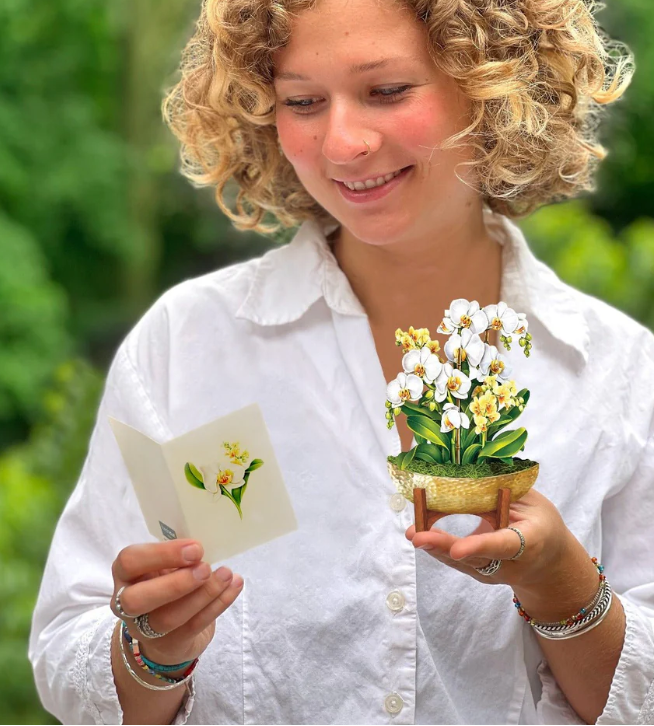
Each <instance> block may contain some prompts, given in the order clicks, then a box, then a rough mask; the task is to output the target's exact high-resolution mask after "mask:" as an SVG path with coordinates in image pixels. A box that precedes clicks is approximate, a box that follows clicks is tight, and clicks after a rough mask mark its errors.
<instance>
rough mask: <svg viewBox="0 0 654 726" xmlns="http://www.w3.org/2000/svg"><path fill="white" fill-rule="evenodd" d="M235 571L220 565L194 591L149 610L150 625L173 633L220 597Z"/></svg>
mask: <svg viewBox="0 0 654 726" xmlns="http://www.w3.org/2000/svg"><path fill="white" fill-rule="evenodd" d="M233 577H234V575H233V573H232V571H231V570H230V569H229V567H220V568H219V569H218V570H216V572H214V573H212V574H211V577H209V578H208V579H207V580H206V581H204V582H202V583H201V584H200V587H199V588H196V590H194V591H193V592H191V593H189V594H188V595H186V596H185V597H182V598H180V599H178V600H175V601H174V602H171V603H169V604H167V605H164V606H162V607H160V608H156V609H155V610H152V611H149V612H148V622H149V623H150V626H151V627H152V628H153V629H154V630H156V631H157V632H159V633H172V632H173V631H176V630H177V629H178V628H181V627H182V626H184V625H185V624H186V623H187V622H188V621H189V620H191V619H192V618H193V617H194V616H195V615H197V613H198V612H200V611H201V610H203V609H204V608H205V607H207V605H209V604H210V603H211V602H213V601H214V600H215V599H216V598H218V597H220V596H221V595H222V594H223V593H224V591H225V590H226V589H227V588H228V587H229V586H230V585H231V583H232V580H233ZM162 640H163V639H162Z"/></svg>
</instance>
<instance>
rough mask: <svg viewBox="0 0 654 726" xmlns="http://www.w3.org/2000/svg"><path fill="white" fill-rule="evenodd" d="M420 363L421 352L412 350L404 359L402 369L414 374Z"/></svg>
mask: <svg viewBox="0 0 654 726" xmlns="http://www.w3.org/2000/svg"><path fill="white" fill-rule="evenodd" d="M418 363H420V351H419V350H410V351H409V352H408V353H405V354H404V356H403V357H402V368H404V370H405V371H406V372H407V373H413V371H414V370H415V369H416V366H417V365H418Z"/></svg>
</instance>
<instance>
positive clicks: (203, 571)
mask: <svg viewBox="0 0 654 726" xmlns="http://www.w3.org/2000/svg"><path fill="white" fill-rule="evenodd" d="M210 574H211V567H209V565H208V564H207V563H206V562H203V563H202V564H201V565H198V566H197V567H194V568H193V577H195V579H196V580H206V579H207V577H209V575H210Z"/></svg>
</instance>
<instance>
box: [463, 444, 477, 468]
mask: <svg viewBox="0 0 654 726" xmlns="http://www.w3.org/2000/svg"><path fill="white" fill-rule="evenodd" d="M480 451H481V444H472V446H468V448H467V449H466V450H465V451H464V452H463V456H462V457H461V463H462V464H474V463H475V461H477V457H478V456H479V452H480Z"/></svg>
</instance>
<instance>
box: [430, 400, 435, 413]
mask: <svg viewBox="0 0 654 726" xmlns="http://www.w3.org/2000/svg"><path fill="white" fill-rule="evenodd" d="M429 410H430V411H435V410H436V403H435V402H434V401H432V402H431V403H430V404H429Z"/></svg>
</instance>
